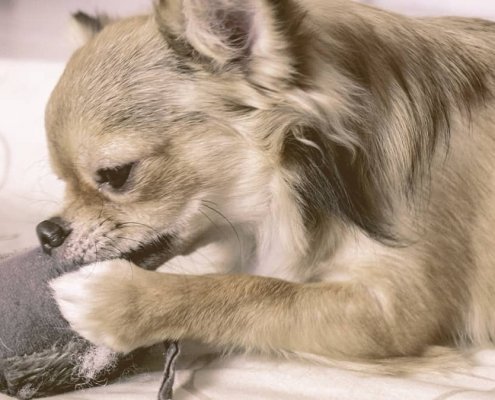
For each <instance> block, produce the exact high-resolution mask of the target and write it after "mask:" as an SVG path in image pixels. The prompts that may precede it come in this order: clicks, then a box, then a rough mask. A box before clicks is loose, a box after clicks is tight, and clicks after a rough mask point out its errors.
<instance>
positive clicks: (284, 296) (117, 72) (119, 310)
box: [38, 0, 495, 359]
mask: <svg viewBox="0 0 495 400" xmlns="http://www.w3.org/2000/svg"><path fill="white" fill-rule="evenodd" d="M76 19H77V20H78V21H79V22H80V24H81V25H82V26H83V27H84V28H85V32H86V34H87V35H88V41H87V42H86V44H85V45H84V46H83V47H81V48H80V49H79V50H77V51H76V52H75V54H74V55H73V56H72V58H71V59H70V61H69V63H68V65H67V67H66V70H65V72H64V74H63V76H62V77H61V79H60V82H59V83H58V85H57V87H56V88H55V90H54V92H53V94H52V96H51V99H50V101H49V104H48V108H47V113H46V128H47V133H48V143H49V149H50V153H51V161H52V164H53V168H54V171H55V172H56V173H57V175H58V176H59V177H60V178H61V179H63V180H64V181H65V182H66V186H67V189H66V199H65V205H64V208H63V211H62V212H61V213H60V214H59V215H58V216H57V217H56V218H54V219H51V220H49V221H45V222H43V223H42V224H40V226H39V228H38V232H39V235H40V238H41V242H42V245H43V247H44V249H45V250H46V251H47V252H51V254H52V255H53V256H54V257H63V258H65V259H66V260H73V261H74V262H78V263H83V264H91V265H89V266H87V267H85V268H83V269H82V270H80V271H79V272H76V273H73V274H69V275H67V276H65V277H63V278H61V279H59V280H57V281H55V282H54V283H53V285H52V286H53V290H54V296H55V297H56V299H57V301H58V303H59V305H60V307H61V310H62V312H63V314H64V316H65V317H66V318H67V319H68V321H69V322H70V323H71V325H72V327H73V328H74V329H75V330H76V331H77V332H79V333H80V334H81V335H82V336H84V337H86V338H88V339H89V340H91V341H93V342H95V343H98V344H104V345H107V346H109V347H111V348H113V349H116V350H119V351H125V352H127V351H130V350H132V349H135V348H137V347H139V346H146V345H151V344H153V343H156V342H159V341H163V340H165V339H182V338H190V339H196V340H200V341H203V342H207V343H214V344H216V345H219V346H223V347H225V348H243V349H248V350H256V351H261V352H272V351H275V352H285V353H289V354H290V353H300V354H312V355H315V356H321V357H323V358H328V359H370V358H388V357H394V356H415V355H420V354H422V353H423V352H424V351H425V349H427V348H428V347H429V346H432V345H436V344H459V345H465V344H476V345H481V344H486V343H489V342H490V341H491V340H492V339H493V337H494V336H495V312H494V307H495V230H494V228H495V106H494V97H493V95H494V89H495V82H494V71H495V69H494V66H495V24H493V23H491V22H488V21H483V20H474V19H464V18H438V19H412V18H407V17H403V16H399V15H396V14H392V13H388V12H385V11H381V10H378V9H375V8H371V7H368V6H364V5H360V4H357V3H353V2H348V1H338V0H319V1H316V0H307V1H303V0H297V1H296V0H242V1H241V0H212V1H201V0H163V1H160V2H159V3H157V4H156V5H155V10H154V13H153V15H147V16H137V17H133V18H128V19H122V20H116V21H109V20H103V19H96V18H91V17H88V16H87V15H84V14H78V15H76ZM134 264H136V265H139V266H141V267H144V268H136V266H135V265H134ZM158 267H160V271H159V272H157V271H155V269H157V268H158Z"/></svg>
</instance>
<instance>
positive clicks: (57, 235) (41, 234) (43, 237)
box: [36, 218, 70, 254]
mask: <svg viewBox="0 0 495 400" xmlns="http://www.w3.org/2000/svg"><path fill="white" fill-rule="evenodd" d="M36 233H37V235H38V239H39V240H40V243H41V247H42V248H43V251H44V252H45V253H46V254H50V253H51V252H52V249H54V248H55V247H59V246H61V245H62V243H64V240H65V238H66V237H67V236H69V233H70V231H69V230H67V229H64V227H63V226H62V224H61V223H60V219H59V218H52V219H49V220H46V221H43V222H40V223H39V224H38V226H37V227H36Z"/></svg>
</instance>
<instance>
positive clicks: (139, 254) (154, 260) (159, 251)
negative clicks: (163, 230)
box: [119, 235, 178, 270]
mask: <svg viewBox="0 0 495 400" xmlns="http://www.w3.org/2000/svg"><path fill="white" fill-rule="evenodd" d="M177 249H178V245H177V238H176V237H175V236H173V235H162V236H160V237H159V238H158V239H155V240H153V241H152V242H149V243H146V244H143V245H141V246H139V247H138V248H135V249H133V250H131V251H129V252H126V253H122V254H121V255H120V257H119V258H123V259H125V260H129V261H131V262H132V263H134V264H136V265H137V266H139V267H141V268H144V269H147V270H155V269H157V268H158V267H160V266H161V265H163V264H164V263H165V262H167V261H168V260H170V259H171V258H172V257H174V256H175V255H177Z"/></svg>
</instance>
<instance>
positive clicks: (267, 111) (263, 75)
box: [38, 1, 297, 267]
mask: <svg viewBox="0 0 495 400" xmlns="http://www.w3.org/2000/svg"><path fill="white" fill-rule="evenodd" d="M277 13H278V11H277V10H276V9H275V8H272V7H268V6H267V5H265V4H264V3H263V2H258V1H248V2H241V1H238V2H230V1H229V2H227V1H215V2H208V4H206V3H204V2H201V1H183V2H181V1H167V2H165V1H164V2H162V3H161V4H159V5H157V6H156V10H155V14H154V15H152V16H139V17H134V18H129V19H123V20H119V21H115V22H111V23H109V24H108V25H106V26H105V23H104V21H100V20H97V19H94V18H91V17H88V16H86V15H83V14H78V15H77V19H78V20H79V22H80V23H82V24H83V28H84V27H86V32H87V33H88V36H89V40H88V41H87V43H85V45H84V46H83V47H81V48H80V49H79V50H77V51H76V52H75V54H74V55H73V56H72V58H71V59H70V61H69V63H68V65H67V67H66V69H65V72H64V73H63V76H62V77H61V79H60V81H59V83H58V85H57V86H56V88H55V90H54V91H53V94H52V96H51V98H50V101H49V104H48V107H47V112H46V129H47V135H48V144H49V150H50V155H51V162H52V166H53V169H54V171H55V172H56V174H57V175H58V176H59V177H60V178H61V179H62V180H63V181H64V182H65V183H66V197H65V206H64V209H63V211H62V212H61V213H60V215H59V216H57V217H56V219H52V220H50V221H49V222H44V223H43V224H41V225H40V226H39V228H38V231H39V235H40V237H41V240H42V242H43V245H44V248H45V249H46V250H47V251H51V250H54V252H56V254H57V255H58V256H61V257H64V258H65V259H69V260H74V261H76V262H83V263H86V262H92V261H94V260H98V259H106V258H115V257H125V258H129V259H131V260H133V261H135V262H137V263H138V264H141V265H144V266H147V267H156V266H158V265H159V264H161V263H162V262H163V261H164V260H166V259H167V258H169V257H171V256H173V255H175V254H178V253H182V252H185V251H188V250H189V249H190V248H191V247H192V246H194V245H195V243H196V242H197V241H198V240H199V238H200V237H202V236H204V234H205V233H207V232H208V231H211V230H216V229H218V225H226V224H242V223H253V221H255V220H256V219H258V218H263V214H264V213H266V212H267V207H268V202H269V197H270V193H269V191H268V188H269V185H270V182H271V179H272V176H271V172H270V171H271V170H272V169H273V167H274V165H275V164H277V163H279V160H278V159H277V153H278V150H277V149H271V148H268V145H270V146H271V145H273V144H274V142H272V141H270V142H268V141H267V140H266V137H265V136H266V135H267V133H268V131H269V130H270V129H275V128H276V129H278V128H279V127H278V126H275V125H274V124H281V123H283V124H286V123H287V122H286V121H283V122H282V121H277V115H276V111H274V110H275V108H283V107H284V104H281V101H282V99H281V98H280V97H279V96H278V91H279V89H280V90H282V88H283V87H287V86H288V85H290V84H291V79H293V76H294V74H295V73H296V72H297V71H296V66H295V65H293V63H292V61H291V59H290V49H289V42H288V41H286V40H285V39H284V38H282V33H281V31H280V30H279V29H275V20H276V18H280V16H276V14H277ZM275 88H277V89H275ZM270 125H272V126H270ZM69 233H70V235H69ZM55 248H56V249H55Z"/></svg>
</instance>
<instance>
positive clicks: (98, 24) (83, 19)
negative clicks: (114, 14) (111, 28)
mask: <svg viewBox="0 0 495 400" xmlns="http://www.w3.org/2000/svg"><path fill="white" fill-rule="evenodd" d="M110 22H112V20H111V19H110V18H109V17H108V16H107V15H105V14H99V15H95V16H91V15H89V14H86V13H84V12H82V11H78V12H76V13H74V14H72V26H73V28H74V29H73V31H74V37H75V41H76V42H77V43H78V44H81V45H82V44H84V43H86V42H87V41H88V40H89V39H91V38H92V37H93V36H95V35H96V34H97V33H98V32H100V31H101V30H102V29H103V28H104V27H105V25H108V24H109V23H110Z"/></svg>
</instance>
